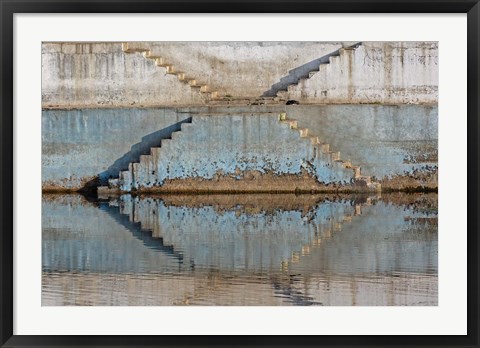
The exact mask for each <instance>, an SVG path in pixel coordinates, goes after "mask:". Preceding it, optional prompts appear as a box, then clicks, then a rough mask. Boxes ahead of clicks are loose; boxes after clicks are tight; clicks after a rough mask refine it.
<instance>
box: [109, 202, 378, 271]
mask: <svg viewBox="0 0 480 348" xmlns="http://www.w3.org/2000/svg"><path fill="white" fill-rule="evenodd" d="M202 197H203V198H201V199H200V201H198V202H196V204H195V205H194V206H188V205H174V206H172V205H168V204H165V201H164V200H163V199H161V198H154V197H132V196H130V195H123V196H121V197H120V198H119V199H113V200H110V203H109V206H110V207H111V208H113V207H117V209H118V213H120V215H122V216H126V217H128V218H127V220H129V221H130V224H133V225H137V226H138V227H140V229H141V230H142V231H146V232H147V233H149V234H150V233H151V238H152V241H153V240H155V239H157V240H158V243H159V244H160V245H161V246H162V247H163V249H165V248H166V246H168V248H169V249H168V250H169V253H170V254H171V255H172V256H175V255H176V256H177V257H178V258H179V259H180V260H181V261H182V262H185V263H187V264H195V265H197V266H198V267H200V268H202V267H208V268H210V267H213V268H214V269H223V270H232V271H233V270H236V271H249V270H250V271H252V270H258V271H260V270H268V269H271V270H278V271H280V270H282V271H284V270H286V269H288V265H289V264H294V263H296V262H298V261H299V258H300V257H301V256H303V255H308V254H309V253H310V250H312V249H314V248H317V247H319V245H320V244H321V243H324V242H325V241H327V240H328V239H330V238H331V236H332V234H333V233H335V232H337V231H339V230H340V229H341V226H342V224H344V223H345V222H350V221H351V220H352V217H354V216H356V215H360V214H361V206H363V205H369V204H371V200H372V198H370V197H369V198H367V199H366V200H365V199H362V198H353V200H352V201H343V200H341V201H335V200H334V201H330V200H329V199H327V198H323V199H322V198H321V197H320V199H319V198H318V196H316V197H317V203H316V204H314V205H311V206H310V207H309V208H308V210H306V211H303V212H300V211H298V210H296V209H293V210H290V207H289V202H287V201H285V200H284V199H283V198H278V199H275V198H274V197H273V199H274V200H273V201H270V202H264V203H267V206H271V205H272V204H273V205H275V208H274V209H271V211H270V212H266V211H258V212H250V211H249V208H248V207H246V206H243V204H244V203H245V202H243V203H239V205H235V206H229V205H227V206H225V207H223V206H222V205H220V206H216V207H214V205H213V204H212V203H213V202H215V199H214V200H213V201H212V199H211V198H210V197H209V196H208V195H206V196H202ZM303 197H305V198H302V195H300V196H299V197H297V198H295V199H296V200H299V202H301V201H302V200H305V203H307V202H311V197H310V195H303ZM362 202H363V203H362ZM285 208H286V209H285ZM124 224H125V223H124ZM194 226H195V227H194ZM135 228H137V227H136V226H135ZM247 258H248V261H247V260H246V259H247ZM212 262H213V264H212Z"/></svg>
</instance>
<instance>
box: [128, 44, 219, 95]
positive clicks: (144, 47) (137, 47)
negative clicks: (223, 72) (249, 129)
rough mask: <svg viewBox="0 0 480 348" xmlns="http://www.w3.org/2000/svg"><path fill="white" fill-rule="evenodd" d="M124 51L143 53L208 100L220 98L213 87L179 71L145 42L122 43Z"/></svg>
mask: <svg viewBox="0 0 480 348" xmlns="http://www.w3.org/2000/svg"><path fill="white" fill-rule="evenodd" d="M122 50H123V52H125V53H134V52H141V53H142V54H143V56H144V57H145V58H146V59H151V60H153V61H154V62H155V65H156V66H159V67H162V68H165V71H166V73H167V74H170V75H175V76H177V77H178V80H179V81H181V82H183V83H185V84H187V85H189V86H190V87H191V88H192V89H195V90H197V91H198V92H201V93H203V94H204V95H205V96H206V98H207V99H215V98H217V97H218V92H217V91H215V90H213V89H212V87H211V86H208V85H207V84H205V83H203V82H201V81H200V80H199V79H198V77H194V76H189V75H188V74H187V73H186V72H183V71H180V70H178V69H177V68H176V67H175V65H174V64H173V63H172V62H169V61H168V60H167V58H166V57H162V56H160V55H158V54H156V53H154V52H153V51H152V50H151V48H150V47H149V45H148V44H147V43H145V42H124V43H122Z"/></svg>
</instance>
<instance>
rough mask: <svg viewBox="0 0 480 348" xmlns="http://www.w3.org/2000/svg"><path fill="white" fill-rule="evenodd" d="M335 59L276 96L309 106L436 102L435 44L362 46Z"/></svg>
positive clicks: (391, 43)
mask: <svg viewBox="0 0 480 348" xmlns="http://www.w3.org/2000/svg"><path fill="white" fill-rule="evenodd" d="M339 53H340V55H339V56H336V57H331V58H330V63H329V64H322V65H320V69H319V72H318V73H316V74H314V75H313V76H312V77H311V78H307V79H302V80H300V82H299V84H298V85H292V86H290V87H289V88H288V91H287V92H280V93H279V94H278V96H279V97H281V98H283V99H287V100H288V99H294V100H298V101H299V102H301V103H313V104H317V103H338V104H343V103H349V104H350V103H352V104H353V103H375V104H376V103H389V104H405V103H407V104H424V103H425V104H433V103H437V102H438V44H437V43H434V42H364V43H362V45H360V46H358V47H357V48H355V49H342V50H340V52H339Z"/></svg>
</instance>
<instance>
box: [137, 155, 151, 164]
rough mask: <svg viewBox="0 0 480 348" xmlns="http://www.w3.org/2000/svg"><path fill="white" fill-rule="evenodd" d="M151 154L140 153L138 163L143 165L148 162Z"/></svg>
mask: <svg viewBox="0 0 480 348" xmlns="http://www.w3.org/2000/svg"><path fill="white" fill-rule="evenodd" d="M151 160H152V156H151V155H140V161H139V163H140V164H142V165H145V164H147V163H149V162H151Z"/></svg>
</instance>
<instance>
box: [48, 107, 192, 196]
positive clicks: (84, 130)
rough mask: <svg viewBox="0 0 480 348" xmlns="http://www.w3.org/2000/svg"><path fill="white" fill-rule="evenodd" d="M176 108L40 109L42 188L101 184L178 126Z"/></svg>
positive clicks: (184, 117)
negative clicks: (90, 183) (41, 110)
mask: <svg viewBox="0 0 480 348" xmlns="http://www.w3.org/2000/svg"><path fill="white" fill-rule="evenodd" d="M189 117H190V116H189V115H188V114H182V113H179V112H177V110H176V109H168V108H166V109H134V108H132V109H83V110H68V111H66V110H49V111H43V112H42V188H43V189H44V190H58V189H64V190H65V189H67V190H78V189H80V188H82V187H83V186H85V185H87V184H88V183H89V182H92V184H98V183H102V182H103V183H105V182H106V180H107V179H108V178H110V177H116V176H118V172H119V171H120V170H125V169H126V168H128V164H129V163H130V162H132V161H138V159H139V157H140V155H142V154H147V153H150V148H151V147H152V146H158V145H159V144H160V140H161V139H163V138H168V137H170V136H171V134H172V132H174V131H177V130H179V129H180V125H181V123H182V122H185V121H186V120H188V118H189Z"/></svg>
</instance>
